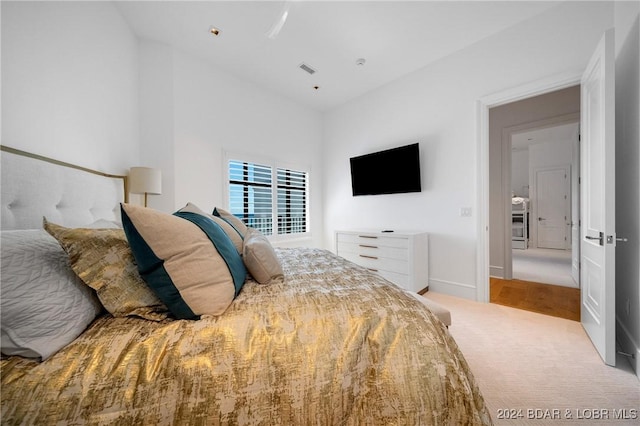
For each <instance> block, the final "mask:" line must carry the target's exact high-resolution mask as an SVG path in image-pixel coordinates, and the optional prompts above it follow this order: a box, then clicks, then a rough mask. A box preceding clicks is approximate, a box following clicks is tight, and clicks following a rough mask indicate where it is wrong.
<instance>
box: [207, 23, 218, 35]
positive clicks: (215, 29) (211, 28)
mask: <svg viewBox="0 0 640 426" xmlns="http://www.w3.org/2000/svg"><path fill="white" fill-rule="evenodd" d="M209 33H210V34H212V35H214V36H217V35H220V30H219V29H218V28H216V27H214V26H213V25H212V26H210V27H209Z"/></svg>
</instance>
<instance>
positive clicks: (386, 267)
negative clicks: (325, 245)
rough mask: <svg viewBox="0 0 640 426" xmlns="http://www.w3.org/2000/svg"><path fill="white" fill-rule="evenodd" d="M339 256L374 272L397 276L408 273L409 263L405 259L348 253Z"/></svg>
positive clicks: (341, 253)
mask: <svg viewBox="0 0 640 426" xmlns="http://www.w3.org/2000/svg"><path fill="white" fill-rule="evenodd" d="M340 256H342V257H344V258H345V259H347V260H350V261H352V262H353V263H357V264H358V265H361V266H364V267H365V268H369V269H373V270H375V271H389V272H396V273H399V274H407V273H408V271H409V263H408V261H407V260H406V259H387V258H384V257H376V256H369V255H366V254H361V253H353V252H350V251H345V252H340Z"/></svg>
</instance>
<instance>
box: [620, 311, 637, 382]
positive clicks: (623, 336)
mask: <svg viewBox="0 0 640 426" xmlns="http://www.w3.org/2000/svg"><path fill="white" fill-rule="evenodd" d="M616 326H617V327H616V329H617V333H616V341H617V342H618V345H619V346H620V348H621V350H622V352H625V353H627V354H634V358H631V357H625V358H627V359H628V360H629V363H630V364H631V367H632V368H633V371H635V372H636V376H637V377H638V380H640V369H639V368H638V367H639V362H638V361H639V360H640V346H639V345H638V343H637V342H635V340H634V339H633V336H632V335H631V334H630V333H629V330H628V329H627V328H626V327H625V326H624V323H623V322H622V321H620V319H619V318H617V317H616Z"/></svg>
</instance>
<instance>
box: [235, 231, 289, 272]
mask: <svg viewBox="0 0 640 426" xmlns="http://www.w3.org/2000/svg"><path fill="white" fill-rule="evenodd" d="M242 260H243V261H244V264H245V266H246V267H247V270H248V271H249V273H250V274H251V276H252V277H253V279H254V280H256V281H257V282H258V283H260V284H269V283H271V282H272V281H273V280H277V279H282V278H283V277H284V272H283V271H282V265H281V264H280V260H279V259H278V256H277V255H276V252H275V250H273V246H272V245H271V243H270V242H269V240H268V239H267V237H265V236H264V235H263V234H262V233H261V232H260V231H258V230H257V229H254V228H249V229H248V230H247V233H246V234H245V236H244V247H243V257H242Z"/></svg>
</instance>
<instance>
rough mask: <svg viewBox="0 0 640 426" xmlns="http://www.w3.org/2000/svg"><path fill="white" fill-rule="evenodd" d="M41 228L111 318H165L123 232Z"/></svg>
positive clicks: (164, 307)
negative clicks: (65, 253)
mask: <svg viewBox="0 0 640 426" xmlns="http://www.w3.org/2000/svg"><path fill="white" fill-rule="evenodd" d="M44 228H45V229H46V230H47V232H49V233H50V234H51V235H53V237H54V238H55V239H56V240H58V242H59V243H60V245H61V246H62V248H63V249H64V251H66V252H67V254H68V256H69V263H70V265H71V268H72V269H73V270H74V271H75V273H76V274H78V276H79V277H80V279H82V281H84V282H85V284H86V285H88V286H89V287H91V288H92V289H94V290H95V291H96V293H97V295H98V298H99V299H100V301H101V302H102V305H103V306H104V307H105V309H106V310H107V311H109V313H111V315H113V316H114V317H124V316H129V315H135V316H139V317H142V318H145V319H149V320H153V321H161V320H163V319H165V318H167V316H168V314H169V310H168V309H167V307H166V306H165V305H164V304H163V303H162V302H161V301H160V299H158V297H157V296H156V295H155V293H154V292H153V291H152V290H151V289H150V288H149V286H147V284H145V282H144V281H143V280H142V278H141V277H140V274H138V270H137V268H136V265H135V263H134V258H133V254H132V253H131V249H130V247H129V243H128V242H127V237H126V236H125V234H124V230H123V229H121V228H114V229H104V228H102V229H94V228H65V227H63V226H60V225H56V224H54V223H50V222H47V221H46V220H45V222H44Z"/></svg>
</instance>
